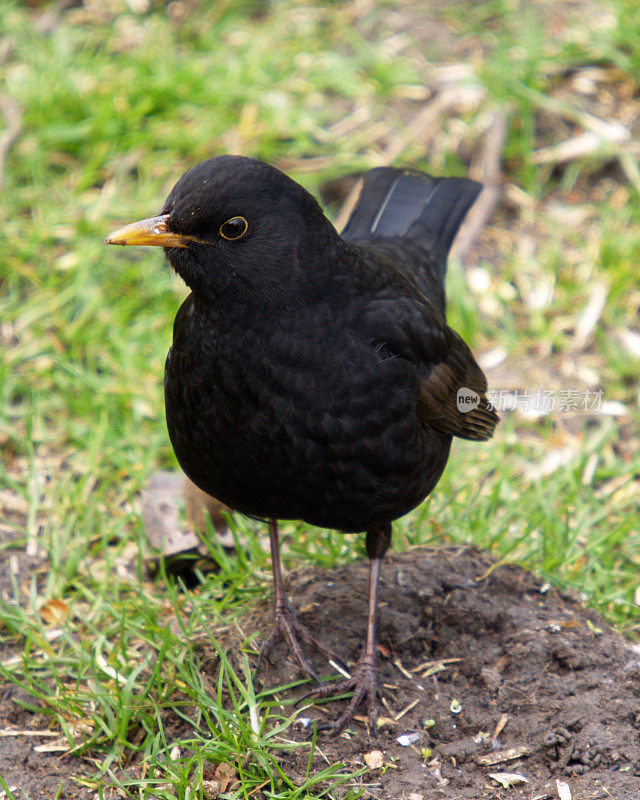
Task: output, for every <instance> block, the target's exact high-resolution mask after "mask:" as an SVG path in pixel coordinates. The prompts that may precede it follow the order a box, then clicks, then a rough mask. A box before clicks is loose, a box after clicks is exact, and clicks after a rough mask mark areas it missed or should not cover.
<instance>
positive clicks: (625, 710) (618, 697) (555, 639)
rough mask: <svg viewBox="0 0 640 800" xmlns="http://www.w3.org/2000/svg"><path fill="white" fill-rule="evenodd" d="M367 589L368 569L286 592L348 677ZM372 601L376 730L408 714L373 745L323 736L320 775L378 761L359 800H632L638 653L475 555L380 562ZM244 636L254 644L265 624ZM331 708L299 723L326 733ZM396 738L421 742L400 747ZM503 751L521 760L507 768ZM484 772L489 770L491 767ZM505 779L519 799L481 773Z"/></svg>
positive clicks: (292, 669) (585, 615)
mask: <svg viewBox="0 0 640 800" xmlns="http://www.w3.org/2000/svg"><path fill="white" fill-rule="evenodd" d="M367 581H368V573H367V564H366V563H365V562H356V563H353V564H350V565H348V566H345V567H343V568H341V569H338V570H336V571H335V572H332V573H324V574H319V573H318V572H317V571H315V572H312V571H305V572H302V573H298V574H295V575H293V576H292V577H291V580H290V581H289V590H290V594H291V597H292V598H293V602H294V604H295V606H296V608H297V609H299V610H300V611H301V612H302V613H301V618H302V619H303V621H304V622H305V624H307V625H308V627H309V628H310V629H311V630H312V631H313V632H315V633H316V634H317V635H318V636H320V637H322V639H323V641H324V642H325V643H327V644H328V645H329V646H330V647H332V648H333V649H334V650H335V651H336V653H337V654H339V655H340V656H341V657H342V658H343V659H345V660H346V661H347V663H354V662H355V661H356V660H357V658H358V655H359V653H360V648H361V645H362V639H363V632H364V629H365V624H366V617H365V614H366V598H367V587H368V584H367ZM380 597H381V604H380V626H379V631H380V633H379V642H380V645H381V647H380V651H381V652H380V653H379V673H378V674H379V684H380V690H381V696H382V705H381V707H380V712H381V715H384V716H386V717H389V718H392V717H394V716H397V715H399V714H400V713H401V712H402V711H403V709H405V708H407V707H408V706H410V705H411V704H412V703H414V702H415V701H417V703H416V704H415V705H414V706H413V707H412V708H411V709H410V710H409V711H408V712H407V713H406V714H405V715H404V716H403V717H402V718H401V719H400V720H399V721H398V722H397V723H396V724H394V725H392V726H389V727H383V728H382V729H381V730H380V732H379V734H378V739H377V740H372V739H371V738H370V737H369V735H368V732H367V730H366V725H365V722H364V718H363V720H362V722H359V721H356V722H354V723H353V724H352V725H351V726H350V727H349V729H348V732H347V733H345V734H343V735H342V736H340V737H338V738H336V739H331V738H327V737H326V736H322V735H321V736H320V737H319V739H318V744H319V747H320V750H321V751H322V753H321V754H319V755H318V756H317V757H316V758H315V761H314V764H315V766H316V767H317V768H318V769H322V768H324V767H326V761H325V760H324V758H325V757H326V759H328V760H329V761H330V762H335V761H340V760H342V761H343V762H344V763H345V764H346V765H347V766H348V767H350V768H355V767H362V766H364V765H365V761H364V756H365V755H366V754H368V753H370V752H371V751H372V750H376V749H379V750H381V751H382V753H383V755H384V760H385V764H386V765H387V767H386V768H383V769H380V770H373V771H369V773H368V774H367V775H365V776H364V777H363V778H362V786H363V788H364V789H365V796H370V797H375V798H394V799H395V798H411V800H418V798H420V797H421V798H423V800H427V798H433V797H438V798H443V799H444V800H447V799H449V798H450V799H451V800H454V798H456V799H459V800H462V798H465V799H466V798H484V797H489V798H507V797H509V798H520V797H522V798H528V799H529V800H532V799H533V798H537V799H540V800H541V799H542V798H546V797H549V798H557V797H559V796H560V793H559V791H560V790H559V789H558V786H557V783H556V781H557V780H560V781H563V782H565V783H567V784H568V785H569V788H570V790H571V792H572V796H573V797H574V798H581V800H595V798H605V797H606V798H609V797H614V798H616V800H626V798H629V800H631V798H634V800H637V798H638V797H639V796H640V649H639V648H637V647H634V646H633V645H632V644H631V643H630V642H628V641H626V640H625V639H624V638H623V637H621V636H620V635H619V634H617V633H616V632H615V631H613V630H612V629H611V628H610V627H609V626H608V625H607V624H606V623H605V622H604V621H603V620H602V619H601V618H600V617H599V616H598V615H597V614H596V613H595V612H593V611H590V610H588V609H585V608H584V607H582V606H581V605H580V604H579V603H578V602H576V601H575V600H573V599H572V598H571V597H569V596H567V595H564V594H563V593H559V592H557V591H556V590H554V589H552V588H549V587H548V585H544V584H543V582H542V581H541V580H540V579H539V578H537V577H536V576H534V575H532V574H531V573H529V572H526V571H524V570H522V569H520V568H519V567H516V566H512V565H507V566H496V565H495V564H494V563H493V561H492V560H491V558H490V557H489V556H487V554H485V553H480V552H477V551H475V550H470V549H464V548H457V547H456V548H453V547H451V548H445V549H438V550H432V549H427V548H420V549H416V550H412V551H409V552H407V553H404V554H401V555H390V556H389V557H388V558H387V559H385V562H384V564H383V577H382V584H381V593H380ZM247 625H256V626H257V627H258V628H259V629H260V630H261V631H263V632H266V631H267V630H268V628H269V625H270V612H269V610H268V608H267V607H266V606H265V608H264V610H263V612H262V613H261V615H260V616H259V618H257V619H252V620H251V621H250V622H248V623H247ZM243 627H244V625H243ZM278 647H279V648H281V649H278V650H277V651H274V654H273V655H272V656H271V661H270V664H269V665H267V666H265V667H264V668H263V670H264V671H263V673H262V678H263V680H264V682H265V684H266V685H269V686H271V685H275V684H280V683H286V682H288V681H290V680H291V679H294V678H295V677H297V676H298V672H297V668H296V666H295V664H294V663H293V662H292V661H291V659H290V658H280V656H281V655H284V654H285V652H286V651H285V649H284V646H283V645H279V646H278ZM447 659H458V660H452V661H447ZM425 662H429V663H428V664H427V666H424V667H422V668H421V665H424V664H425ZM318 666H319V668H320V669H322V667H323V666H324V671H325V672H328V671H330V670H329V669H328V668H327V665H326V664H325V665H320V664H318ZM434 668H435V669H434ZM438 668H440V671H437V670H438ZM425 672H426V673H427V675H425ZM407 673H408V674H409V675H411V677H410V678H409V677H407ZM298 691H299V694H300V695H302V694H303V690H302V689H300V690H298ZM342 702H344V701H337V702H335V703H331V704H330V705H326V706H324V707H322V709H320V708H319V707H317V706H316V707H312V708H310V709H309V710H305V711H303V712H302V713H301V716H303V717H311V718H313V719H323V718H325V717H326V716H330V717H335V716H337V714H338V713H339V709H340V708H341V703H342ZM320 711H322V712H324V713H320ZM456 711H457V713H456ZM425 720H433V723H432V724H430V723H427V726H425ZM505 723H506V724H505ZM499 724H500V725H504V727H503V729H502V731H501V732H500V733H499V734H498V735H497V736H495V735H494V734H495V731H496V727H497V726H498V725H499ZM429 725H430V727H429ZM403 733H419V734H420V735H419V738H418V739H417V741H416V742H415V743H414V744H413V745H409V746H401V745H400V744H399V743H398V742H397V737H398V736H400V735H401V734H403ZM304 735H305V734H304V733H303V732H302V731H301V732H300V733H298V738H299V739H302V738H304ZM427 748H428V749H430V750H431V754H430V755H429V754H428V753H423V750H424V749H427ZM509 750H514V752H516V753H517V752H518V750H519V752H520V753H521V755H520V756H519V757H515V758H513V757H512V758H511V759H507V758H506V756H507V755H508V751H509ZM512 755H513V753H512ZM487 756H489V757H490V756H494V757H495V763H494V764H493V765H486V761H487V760H488V759H485V758H484V757H487ZM307 757H308V751H306V750H305V751H302V753H301V754H300V755H299V756H296V755H295V754H294V755H288V756H287V759H288V761H287V771H288V773H289V774H291V773H294V774H295V772H296V771H298V772H299V773H300V774H301V775H302V774H304V772H305V771H306V765H307ZM483 760H484V761H485V764H483ZM504 772H508V773H516V774H519V775H521V776H523V777H524V778H526V779H527V780H528V783H526V784H525V783H521V784H519V785H518V786H512V787H510V788H508V789H503V788H501V787H500V784H499V783H498V781H497V780H495V779H493V778H491V777H490V773H504ZM561 789H562V787H561ZM567 796H568V795H567Z"/></svg>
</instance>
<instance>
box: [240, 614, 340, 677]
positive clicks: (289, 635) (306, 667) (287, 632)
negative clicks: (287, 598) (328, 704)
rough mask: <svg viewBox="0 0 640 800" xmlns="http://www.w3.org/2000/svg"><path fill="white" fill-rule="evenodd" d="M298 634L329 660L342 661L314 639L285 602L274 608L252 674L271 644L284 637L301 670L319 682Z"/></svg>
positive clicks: (271, 646) (256, 669)
mask: <svg viewBox="0 0 640 800" xmlns="http://www.w3.org/2000/svg"><path fill="white" fill-rule="evenodd" d="M298 636H300V637H301V638H302V639H304V640H305V641H307V642H308V643H309V644H310V645H311V646H312V647H313V648H315V649H316V650H318V652H320V653H322V654H323V655H324V656H326V657H327V658H328V659H329V660H334V661H337V662H338V663H339V664H341V663H342V662H341V661H340V659H339V658H337V657H336V656H335V655H334V654H333V653H332V652H331V650H329V648H327V647H325V646H324V645H323V644H322V642H320V641H319V640H318V639H316V637H315V636H314V635H313V634H312V633H311V631H310V630H309V629H308V628H307V627H306V626H304V625H303V624H302V623H301V622H300V620H299V619H298V617H297V616H296V614H295V612H294V611H293V609H292V608H291V606H290V605H289V603H288V602H287V603H283V604H281V605H280V606H279V607H278V608H276V612H275V622H274V625H273V628H272V629H271V632H270V634H269V636H268V637H267V638H266V639H265V641H264V642H263V644H262V646H261V647H260V651H259V654H258V663H257V664H256V668H255V672H254V674H255V673H257V672H258V670H259V669H260V666H261V664H262V660H263V659H264V658H266V657H267V656H268V654H269V652H270V650H271V649H272V648H273V646H274V645H275V644H276V643H277V642H279V641H280V640H281V639H284V640H285V641H286V642H287V644H288V645H289V647H290V649H291V652H292V653H293V657H294V658H295V660H296V661H297V662H298V664H299V665H300V668H301V669H302V671H303V672H304V673H305V674H306V675H308V676H309V677H310V678H313V680H314V681H316V683H320V678H319V676H318V674H317V672H316V671H315V670H314V668H313V667H312V666H311V664H310V663H309V661H308V659H307V657H306V656H305V654H304V653H303V652H302V647H301V646H300V642H299V640H298Z"/></svg>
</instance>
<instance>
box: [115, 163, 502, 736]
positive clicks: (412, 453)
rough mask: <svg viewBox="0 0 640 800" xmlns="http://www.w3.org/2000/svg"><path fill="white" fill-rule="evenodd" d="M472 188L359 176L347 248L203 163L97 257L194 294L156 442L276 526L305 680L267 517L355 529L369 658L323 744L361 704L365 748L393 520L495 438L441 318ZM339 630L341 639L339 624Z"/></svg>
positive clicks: (308, 211)
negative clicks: (364, 572)
mask: <svg viewBox="0 0 640 800" xmlns="http://www.w3.org/2000/svg"><path fill="white" fill-rule="evenodd" d="M480 189H481V187H480V185H479V184H477V183H475V182H474V181H471V180H468V179H465V178H434V177H431V176H429V175H426V174H424V173H421V172H417V171H413V170H407V169H395V168H391V167H383V168H378V169H373V170H371V171H370V172H368V173H367V174H366V176H365V178H364V181H363V185H362V190H361V193H360V197H359V200H358V202H357V205H356V207H355V209H354V210H353V213H352V214H351V217H350V219H349V221H348V222H347V225H346V227H345V228H344V230H343V232H342V235H339V234H338V233H337V232H336V230H335V228H334V227H333V225H332V224H331V222H329V220H328V219H327V217H326V216H325V215H324V213H323V211H322V209H321V208H320V205H319V204H318V203H317V202H316V200H315V199H314V198H313V197H312V196H311V195H310V194H309V193H308V192H307V191H306V190H305V189H303V188H302V187H301V186H300V185H299V184H297V183H296V182H295V181H293V180H292V179H291V178H289V177H288V176H286V175H285V174H283V173H282V172H280V171H279V170H277V169H275V168H274V167H272V166H269V165H268V164H265V163H263V162H261V161H258V160H255V159H251V158H245V157H242V156H231V155H223V156H218V157H216V158H211V159H209V160H207V161H204V162H202V163H200V164H197V165H196V166H194V167H193V168H192V169H190V170H189V171H188V172H187V173H185V174H184V175H183V176H182V177H181V178H180V180H179V181H178V182H177V183H176V185H175V186H174V187H173V189H172V190H171V192H170V193H169V196H168V197H167V200H166V202H165V204H164V206H163V208H162V211H161V212H160V214H159V216H155V217H152V218H150V219H146V220H143V221H141V222H135V223H133V224H131V225H127V226H125V227H124V228H121V229H120V230H118V231H116V232H115V233H112V234H111V235H110V236H109V237H108V238H107V239H106V243H108V244H121V245H157V246H161V247H163V248H164V250H165V253H166V256H167V258H168V260H169V262H170V264H171V266H172V267H173V268H174V269H175V271H176V272H177V273H178V274H179V275H180V276H181V277H182V278H183V279H184V281H185V282H186V284H187V285H188V286H189V288H190V289H191V294H189V296H188V297H187V299H186V300H185V301H184V303H183V304H182V306H181V307H180V309H179V311H178V313H177V316H176V318H175V322H174V327H173V344H172V347H171V349H170V350H169V354H168V356H167V361H166V367H165V384H164V385H165V404H166V417H167V426H168V430H169V436H170V438H171V443H172V445H173V448H174V450H175V453H176V456H177V458H178V461H179V463H180V465H181V467H182V469H183V470H184V471H185V473H186V474H187V475H188V476H189V478H190V479H191V480H192V481H193V482H194V483H195V484H196V486H198V487H200V488H201V489H202V490H203V491H205V492H207V493H208V494H210V495H213V496H214V497H215V498H217V499H218V500H220V501H222V502H223V503H225V504H226V505H228V506H230V507H231V508H233V509H236V510H237V511H239V512H241V513H243V514H246V515H249V516H251V517H256V518H259V519H263V520H268V521H269V534H270V541H271V555H272V565H273V576H274V592H275V624H274V627H273V629H272V631H271V633H270V635H269V636H268V637H267V638H266V640H265V641H264V644H263V645H262V647H261V650H260V660H261V659H262V657H263V656H265V655H266V654H267V653H268V652H269V650H270V649H271V648H272V646H273V645H274V644H275V643H276V642H277V641H278V640H280V639H283V638H284V639H286V641H287V642H288V644H289V646H290V648H291V651H292V652H293V655H294V656H295V658H296V660H297V661H298V663H299V664H300V666H301V668H302V669H303V670H304V672H306V673H307V674H308V675H310V676H313V677H317V676H316V675H315V672H314V671H313V669H312V667H311V665H310V664H309V662H308V660H307V658H306V656H305V655H304V653H303V651H302V648H301V646H300V641H299V640H300V639H303V640H306V642H307V643H308V644H310V645H311V646H313V647H315V648H317V649H318V650H319V651H320V652H322V653H323V654H325V655H328V656H332V655H333V654H332V653H331V652H330V651H329V650H328V649H327V648H326V647H324V646H323V645H322V643H321V642H319V641H318V640H317V639H316V638H315V637H314V636H313V635H312V634H311V632H310V631H309V630H308V629H307V628H306V627H305V626H304V625H302V623H301V622H300V621H299V620H298V619H297V617H296V615H295V613H294V611H293V609H292V608H291V606H290V604H289V601H288V599H287V596H286V593H285V589H284V585H283V580H282V572H281V568H280V557H279V547H278V527H277V524H278V523H277V520H278V519H301V520H304V521H305V522H308V523H310V524H312V525H317V526H320V527H323V528H335V529H337V530H339V531H343V532H345V533H349V532H366V549H367V553H368V556H369V559H370V593H369V616H368V626H367V638H366V645H365V648H364V653H363V655H362V657H361V660H360V662H359V663H358V665H357V667H356V668H355V670H354V671H353V674H352V676H350V677H348V678H347V679H345V680H344V681H342V682H340V683H338V684H337V685H335V684H334V685H325V686H321V687H319V688H317V689H315V690H313V691H312V692H311V695H312V696H314V697H330V696H333V695H338V694H342V693H344V692H345V691H350V690H353V696H352V698H351V700H350V702H349V704H348V706H347V708H346V709H345V710H344V711H343V713H342V714H341V715H340V716H339V718H338V719H337V721H335V722H334V723H332V724H330V725H329V726H327V727H330V729H331V732H332V733H334V734H335V733H337V732H338V731H340V730H341V729H342V728H343V727H344V725H345V724H346V723H347V722H348V721H349V720H350V719H351V718H352V717H353V714H354V712H355V711H356V709H357V707H358V706H359V705H360V703H361V702H363V701H365V702H366V706H367V711H368V714H369V718H370V720H371V723H372V728H373V731H374V732H375V720H376V714H377V709H376V676H375V646H376V638H375V637H376V606H377V587H378V578H379V573H380V564H381V559H382V557H383V556H384V553H385V551H386V550H387V547H388V546H389V542H390V539H391V523H392V521H393V520H395V519H396V518H398V517H400V516H402V515H403V514H406V513H407V512H408V511H410V510H411V509H412V508H414V507H415V506H416V505H417V504H418V503H420V502H421V501H422V500H424V498H425V497H426V496H427V495H428V494H429V493H430V492H431V490H432V489H433V488H434V486H435V485H436V483H437V482H438V480H439V479H440V476H441V475H442V472H443V470H444V468H445V464H446V462H447V458H448V456H449V449H450V447H451V441H452V438H453V437H454V436H457V437H460V438H462V439H474V440H484V439H488V438H490V437H491V435H492V434H493V430H494V428H495V426H496V424H497V422H498V416H497V414H496V412H495V410H494V409H493V408H492V406H491V404H490V403H489V402H488V400H487V397H486V390H487V382H486V379H485V376H484V374H483V373H482V371H481V369H480V367H479V366H478V364H477V363H476V361H475V359H474V357H473V355H472V353H471V350H470V349H469V347H468V346H467V345H466V344H465V342H464V341H463V340H462V339H461V338H460V336H459V335H458V334H457V333H455V331H453V330H452V329H451V328H450V327H449V326H448V325H447V323H446V321H445V287H444V278H445V271H446V262H447V255H448V252H449V249H450V246H451V243H452V241H453V238H454V236H455V234H456V232H457V230H458V228H459V226H460V223H461V222H462V220H463V218H464V216H465V214H466V212H467V211H468V209H469V208H470V206H471V205H472V203H473V202H474V200H475V198H476V197H477V195H478V193H479V191H480ZM338 624H339V623H338Z"/></svg>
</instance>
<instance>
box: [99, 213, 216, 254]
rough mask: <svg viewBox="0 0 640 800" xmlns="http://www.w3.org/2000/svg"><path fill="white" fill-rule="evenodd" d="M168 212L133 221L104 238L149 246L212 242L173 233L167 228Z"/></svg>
mask: <svg viewBox="0 0 640 800" xmlns="http://www.w3.org/2000/svg"><path fill="white" fill-rule="evenodd" d="M168 219H169V215H168V214H162V215H161V216H159V217H150V218H149V219H142V220H140V222H132V223H131V225H125V226H124V228H118V230H117V231H114V232H113V233H111V234H109V236H107V238H106V239H105V240H104V243H105V244H121V245H125V244H130V245H147V246H149V247H188V246H189V245H190V244H191V243H192V242H199V243H200V244H211V242H204V241H202V240H201V239H196V237H195V236H187V235H185V234H181V233H173V232H172V231H170V230H169V229H168V228H167V220H168Z"/></svg>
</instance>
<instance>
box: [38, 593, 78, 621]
mask: <svg viewBox="0 0 640 800" xmlns="http://www.w3.org/2000/svg"><path fill="white" fill-rule="evenodd" d="M69 611H70V609H69V606H68V605H67V604H66V603H65V602H63V601H62V600H58V599H57V598H56V597H52V598H51V600H47V602H46V603H44V604H43V605H41V606H40V608H39V609H38V613H39V614H40V617H41V619H42V621H43V622H46V624H47V625H64V623H65V622H66V620H67V617H68V616H69Z"/></svg>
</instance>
